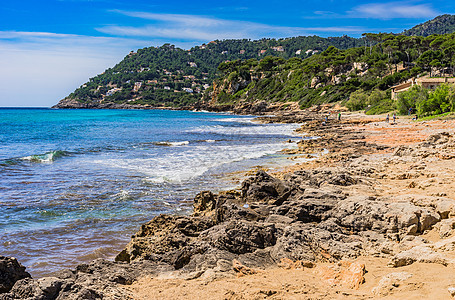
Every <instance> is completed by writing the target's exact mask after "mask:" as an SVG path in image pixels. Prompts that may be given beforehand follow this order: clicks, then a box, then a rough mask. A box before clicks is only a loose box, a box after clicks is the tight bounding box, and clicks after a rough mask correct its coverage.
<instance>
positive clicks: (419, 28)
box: [402, 15, 455, 36]
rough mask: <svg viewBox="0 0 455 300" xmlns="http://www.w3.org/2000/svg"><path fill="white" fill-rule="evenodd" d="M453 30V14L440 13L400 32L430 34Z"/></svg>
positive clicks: (454, 29) (454, 17) (416, 34)
mask: <svg viewBox="0 0 455 300" xmlns="http://www.w3.org/2000/svg"><path fill="white" fill-rule="evenodd" d="M452 32H455V15H441V16H437V17H436V18H434V19H432V20H429V21H427V22H425V23H422V24H419V25H416V26H414V27H412V28H411V29H408V30H405V31H403V32H402V34H403V35H408V36H411V35H415V36H430V35H432V34H447V33H452Z"/></svg>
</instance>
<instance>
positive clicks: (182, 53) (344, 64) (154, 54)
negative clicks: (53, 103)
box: [67, 15, 455, 114]
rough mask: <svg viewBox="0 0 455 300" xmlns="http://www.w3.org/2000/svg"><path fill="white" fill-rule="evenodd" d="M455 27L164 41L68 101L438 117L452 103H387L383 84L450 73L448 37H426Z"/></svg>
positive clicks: (442, 23)
mask: <svg viewBox="0 0 455 300" xmlns="http://www.w3.org/2000/svg"><path fill="white" fill-rule="evenodd" d="M454 30H455V16H451V15H443V16H440V17H437V18H435V19H434V20H431V21H428V22H426V23H423V24H420V25H418V26H415V27H414V28H412V29H410V30H407V31H405V32H404V34H403V35H394V34H386V33H379V34H372V33H368V34H364V35H363V37H362V38H361V39H355V38H350V37H347V36H342V37H334V38H321V37H317V36H309V37H295V38H286V39H278V40H277V39H261V40H256V41H251V40H247V39H243V40H223V41H218V40H216V41H212V42H210V43H208V44H203V45H201V46H196V47H193V48H191V49H190V50H184V49H180V48H177V47H175V46H173V45H170V44H165V45H163V46H161V47H150V48H144V49H140V50H138V51H137V53H135V52H131V53H130V54H129V55H128V56H126V57H125V59H123V60H122V61H121V62H120V63H119V64H117V65H116V66H115V67H113V68H110V69H107V70H106V71H105V72H104V73H102V74H100V75H98V76H96V77H94V78H91V79H90V80H89V82H87V83H86V84H84V85H82V86H81V87H80V88H78V89H76V90H75V91H74V92H73V93H72V94H71V95H69V96H68V97H67V99H74V100H76V101H79V102H83V103H90V104H95V105H94V106H95V107H96V104H97V103H99V104H101V103H103V104H104V103H118V104H124V103H127V104H139V105H149V106H153V107H160V106H161V107H164V106H165V107H188V106H191V105H193V104H194V103H196V102H198V101H201V102H202V103H206V104H207V103H210V105H212V106H213V105H214V106H216V105H219V106H220V107H222V106H223V107H229V105H234V104H236V103H240V102H244V101H246V102H254V101H257V100H260V101H267V102H287V101H295V102H298V103H299V104H300V105H301V107H308V106H311V105H314V104H321V103H326V102H335V101H342V102H343V103H344V104H345V105H346V106H347V107H348V108H350V109H352V110H358V109H365V110H366V111H367V113H370V114H374V113H382V112H386V111H389V110H392V109H398V110H400V111H404V107H407V109H409V108H410V107H412V108H414V109H415V110H416V111H419V112H421V113H422V114H429V113H436V112H438V111H440V112H444V111H447V110H448V109H449V110H451V107H452V106H450V105H449V106H445V104H442V106H441V105H440V106H439V107H438V108H435V106H434V105H433V104H434V102H435V101H436V100H432V99H433V98H432V97H433V96H432V94H431V93H428V95H427V96H426V98H425V99H426V100H425V101H423V100H422V101H421V100H419V101H417V102H412V101H411V102H409V101H410V100H409V99H408V100H405V99H404V98H403V99H401V100H400V101H399V102H396V101H392V100H391V99H390V87H391V86H393V85H395V84H398V83H401V82H404V81H406V80H408V79H410V78H412V77H416V76H421V75H429V76H447V75H448V74H452V75H453V73H454V66H455V42H454V37H455V33H452V34H445V35H437V34H431V33H434V32H453V31H454ZM428 34H431V35H429V36H426V37H425V35H428ZM419 35H424V36H419ZM421 92H422V91H420V92H419V93H421ZM409 93H417V91H415V90H412V91H410V92H409ZM422 93H423V92H422ZM404 95H406V94H404ZM419 95H420V94H419ZM420 96H422V95H420ZM403 97H405V96H403ZM410 97H413V96H410ZM422 97H423V96H422ZM447 97H448V96H447ZM201 99H202V100H201ZM419 99H420V98H419ZM422 99H423V98H422ZM438 101H439V100H438ZM444 101H445V100H444ZM444 101H443V103H446V102H444ZM447 101H449V100H447ZM450 101H451V100H450ZM450 101H449V102H450ZM429 102H431V103H432V104H430V103H429ZM436 102H437V101H436ZM440 102H441V101H440Z"/></svg>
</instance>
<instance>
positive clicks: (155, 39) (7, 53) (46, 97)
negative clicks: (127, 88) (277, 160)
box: [0, 0, 455, 107]
mask: <svg viewBox="0 0 455 300" xmlns="http://www.w3.org/2000/svg"><path fill="white" fill-rule="evenodd" d="M444 13H450V14H453V13H455V4H452V2H451V1H393V2H380V1H352V0H337V1H332V0H327V1H316V0H310V1H294V0H291V1H276V0H262V1H258V0H249V1H240V0H234V1H196V0H193V1H172V0H170V1H151V0H149V1H145V0H129V1H127V0H2V3H1V5H0V53H1V55H0V107H1V106H51V105H53V104H55V103H57V102H58V100H60V99H61V98H63V97H65V96H66V95H68V94H69V93H70V92H72V91H73V90H74V89H75V88H77V87H78V86H79V85H81V84H82V83H84V82H86V81H87V80H88V78H90V77H93V76H95V75H96V74H98V73H101V72H103V71H104V70H105V69H106V68H108V67H112V66H113V65H115V64H116V63H117V62H119V61H120V60H121V59H122V58H123V57H124V56H125V55H126V54H127V53H128V52H129V51H131V50H136V49H138V48H143V47H148V46H158V45H161V44H163V43H168V42H169V43H172V44H175V45H177V46H179V47H182V48H190V47H192V46H194V45H199V44H202V43H206V42H209V41H211V40H214V39H228V38H251V39H258V38H262V37H277V38H279V37H289V36H298V35H320V36H325V37H327V36H340V35H343V34H347V35H350V36H354V37H359V36H360V35H361V34H362V33H364V32H401V31H402V30H403V29H407V28H410V27H412V26H414V25H416V24H418V23H422V22H424V21H426V20H429V19H432V18H433V17H435V16H437V15H440V14H444Z"/></svg>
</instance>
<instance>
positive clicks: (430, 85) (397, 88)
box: [390, 76, 455, 100]
mask: <svg viewBox="0 0 455 300" xmlns="http://www.w3.org/2000/svg"><path fill="white" fill-rule="evenodd" d="M443 83H448V84H455V78H449V77H438V78H431V77H428V76H425V77H420V78H411V79H409V80H408V81H406V82H404V83H400V84H397V85H394V86H392V87H391V88H390V89H391V90H392V99H393V100H397V99H398V94H399V93H401V92H404V91H407V90H409V89H410V88H412V87H413V86H414V85H420V86H423V87H424V88H427V89H435V88H437V87H438V86H440V85H441V84H443Z"/></svg>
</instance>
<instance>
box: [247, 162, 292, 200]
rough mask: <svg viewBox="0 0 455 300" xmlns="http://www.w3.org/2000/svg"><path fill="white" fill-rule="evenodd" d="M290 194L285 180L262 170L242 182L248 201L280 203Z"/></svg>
mask: <svg viewBox="0 0 455 300" xmlns="http://www.w3.org/2000/svg"><path fill="white" fill-rule="evenodd" d="M289 195H290V188H289V186H287V185H286V184H285V182H283V181H281V180H279V179H277V178H274V177H272V176H270V175H269V174H267V173H266V172H264V171H262V170H260V171H258V172H257V173H256V175H255V176H253V177H250V178H248V179H246V180H245V181H243V182H242V197H243V199H244V200H245V201H246V202H263V203H267V204H273V205H280V204H281V203H283V202H284V201H285V200H286V199H287V198H288V197H289Z"/></svg>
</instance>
